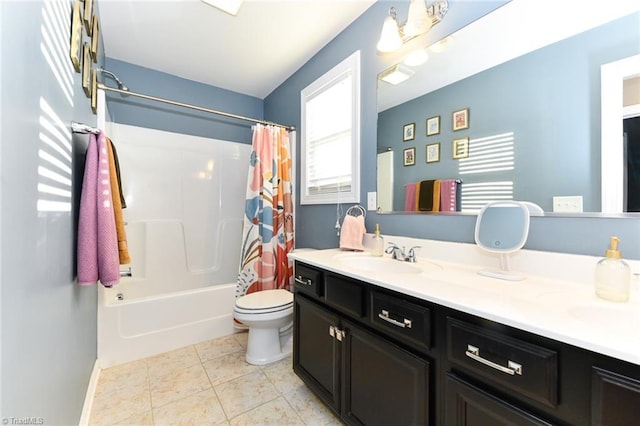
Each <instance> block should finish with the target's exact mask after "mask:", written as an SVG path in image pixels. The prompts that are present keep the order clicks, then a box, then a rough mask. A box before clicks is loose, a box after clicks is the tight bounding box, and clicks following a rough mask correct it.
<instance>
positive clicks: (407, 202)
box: [404, 182, 418, 212]
mask: <svg viewBox="0 0 640 426" xmlns="http://www.w3.org/2000/svg"><path fill="white" fill-rule="evenodd" d="M417 184H418V183H417V182H412V183H408V184H406V185H405V186H404V210H405V211H407V212H414V211H416V185H417Z"/></svg>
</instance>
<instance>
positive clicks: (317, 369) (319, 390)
mask: <svg viewBox="0 0 640 426" xmlns="http://www.w3.org/2000/svg"><path fill="white" fill-rule="evenodd" d="M338 324H339V319H338V317H337V316H336V315H334V314H332V313H330V312H328V311H327V310H326V309H324V308H322V307H320V306H319V305H317V304H316V303H314V302H312V301H309V300H308V299H306V298H305V297H304V296H301V295H299V294H296V296H295V304H294V329H293V330H294V334H293V339H294V341H293V370H294V371H295V372H296V374H298V376H300V378H301V379H302V380H303V381H304V382H305V383H306V384H307V386H309V387H310V388H311V389H313V390H314V391H315V392H316V394H317V395H318V396H319V397H320V398H322V399H323V400H324V401H325V403H326V404H327V405H329V406H330V407H331V408H333V409H334V410H335V411H336V412H337V413H339V412H340V360H341V359H340V353H339V350H340V347H339V343H340V342H339V341H338V340H337V339H335V338H334V337H333V336H331V335H330V334H329V329H330V328H331V327H335V326H337V325H338Z"/></svg>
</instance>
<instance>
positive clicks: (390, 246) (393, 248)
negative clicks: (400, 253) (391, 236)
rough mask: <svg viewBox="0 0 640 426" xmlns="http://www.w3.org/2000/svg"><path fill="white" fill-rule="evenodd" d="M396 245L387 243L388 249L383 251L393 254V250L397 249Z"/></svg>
mask: <svg viewBox="0 0 640 426" xmlns="http://www.w3.org/2000/svg"><path fill="white" fill-rule="evenodd" d="M398 248H400V247H398V245H397V244H396V243H392V242H389V247H387V249H386V250H385V251H384V252H385V253H387V254H390V253H393V251H394V250H395V249H398Z"/></svg>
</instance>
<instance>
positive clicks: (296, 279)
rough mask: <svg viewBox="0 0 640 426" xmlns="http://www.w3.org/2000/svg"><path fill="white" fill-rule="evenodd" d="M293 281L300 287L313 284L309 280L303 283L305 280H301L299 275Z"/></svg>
mask: <svg viewBox="0 0 640 426" xmlns="http://www.w3.org/2000/svg"><path fill="white" fill-rule="evenodd" d="M293 280H294V281H295V282H297V283H298V284H302V285H311V284H313V283H312V281H311V279H309V278H307V280H306V281H305V280H303V279H302V275H300V276H299V277H295V278H294V279H293Z"/></svg>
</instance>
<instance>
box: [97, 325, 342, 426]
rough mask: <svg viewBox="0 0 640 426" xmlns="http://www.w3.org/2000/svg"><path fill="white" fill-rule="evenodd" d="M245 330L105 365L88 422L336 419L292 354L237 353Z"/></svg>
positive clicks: (331, 422) (226, 422) (324, 421)
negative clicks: (268, 358) (251, 356)
mask: <svg viewBox="0 0 640 426" xmlns="http://www.w3.org/2000/svg"><path fill="white" fill-rule="evenodd" d="M246 341H247V333H238V334H233V335H231V336H225V337H221V338H219V339H215V340H210V341H207V342H203V343H199V344H197V345H191V346H187V347H184V348H180V349H177V350H174V351H171V352H167V353H164V354H160V355H156V356H153V357H149V358H146V359H142V360H139V361H134V362H130V363H127V364H122V365H118V366H115V367H111V368H108V369H105V370H103V371H102V372H101V374H100V379H99V382H98V387H97V390H96V394H95V397H94V400H93V409H92V412H91V417H90V422H89V423H90V425H278V426H280V425H341V424H342V423H341V422H340V420H339V419H338V418H337V417H335V415H334V414H333V413H332V412H331V411H330V410H329V409H328V408H327V407H326V406H325V405H324V404H323V403H322V402H321V401H320V400H319V399H318V398H317V397H316V396H315V395H313V394H312V393H311V391H309V389H308V388H307V387H306V386H305V385H304V384H303V383H302V381H301V380H300V379H299V378H298V377H297V376H296V375H295V374H294V373H293V370H292V367H291V363H292V360H291V357H288V358H285V359H283V360H282V361H279V362H276V363H273V364H269V365H266V366H254V365H250V364H247V362H246V361H245V360H244V352H245V348H246Z"/></svg>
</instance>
